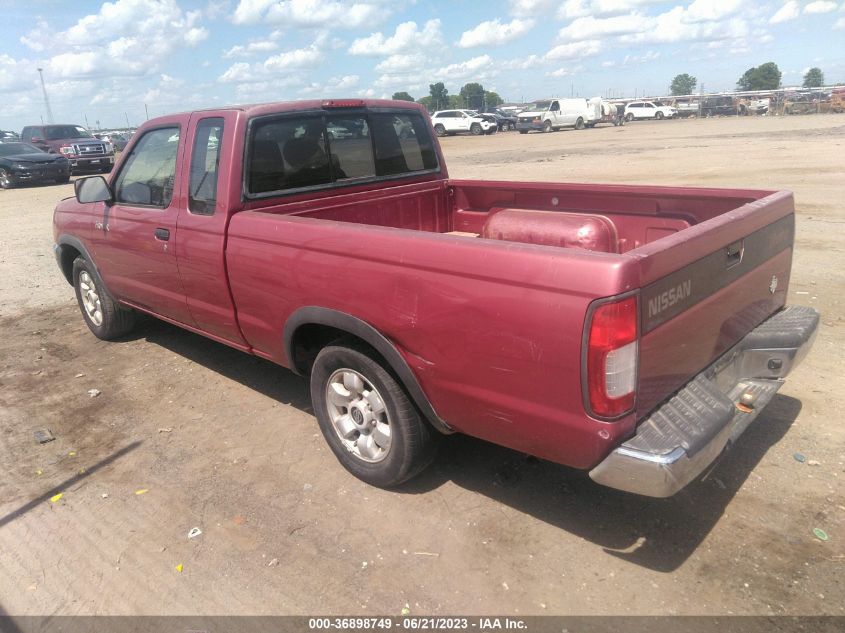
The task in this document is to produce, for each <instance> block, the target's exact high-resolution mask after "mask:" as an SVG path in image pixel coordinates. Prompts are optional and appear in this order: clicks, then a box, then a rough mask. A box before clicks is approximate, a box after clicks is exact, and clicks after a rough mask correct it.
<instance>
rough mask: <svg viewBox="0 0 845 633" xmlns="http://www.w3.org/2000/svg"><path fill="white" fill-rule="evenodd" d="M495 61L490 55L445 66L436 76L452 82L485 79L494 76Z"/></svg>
mask: <svg viewBox="0 0 845 633" xmlns="http://www.w3.org/2000/svg"><path fill="white" fill-rule="evenodd" d="M492 68H493V59H492V58H491V57H490V56H489V55H479V56H478V57H473V58H472V59H468V60H466V61H463V62H459V63H457V64H449V65H448V66H444V67H443V68H441V69H440V70H438V71H437V72H435V73H434V74H435V75H437V76H438V77H445V78H448V80H450V81H458V80H460V79H466V78H469V77H472V78H473V79H484V78H486V77H491V76H493V74H494V73H493V72H491V71H492Z"/></svg>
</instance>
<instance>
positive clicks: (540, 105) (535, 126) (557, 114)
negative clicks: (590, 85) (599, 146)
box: [516, 99, 590, 134]
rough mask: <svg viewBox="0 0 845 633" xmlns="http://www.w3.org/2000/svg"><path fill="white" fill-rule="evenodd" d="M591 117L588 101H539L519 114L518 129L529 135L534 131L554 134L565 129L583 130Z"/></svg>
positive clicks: (521, 132)
mask: <svg viewBox="0 0 845 633" xmlns="http://www.w3.org/2000/svg"><path fill="white" fill-rule="evenodd" d="M589 117H590V112H589V110H588V108H587V100H586V99H551V100H549V101H538V102H537V103H535V104H534V106H532V107H530V108H528V109H527V110H525V111H523V112H520V113H519V116H518V117H517V124H516V129H517V130H519V133H520V134H528V132H530V131H532V130H534V131H537V132H553V131H555V130H560V129H561V128H565V127H574V128H575V129H576V130H583V129H584V127H585V126H586V123H587V120H588V119H589Z"/></svg>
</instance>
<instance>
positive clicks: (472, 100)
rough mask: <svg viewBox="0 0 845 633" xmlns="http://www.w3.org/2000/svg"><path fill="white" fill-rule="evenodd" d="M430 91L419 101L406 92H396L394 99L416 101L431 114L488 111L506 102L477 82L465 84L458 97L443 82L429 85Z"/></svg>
mask: <svg viewBox="0 0 845 633" xmlns="http://www.w3.org/2000/svg"><path fill="white" fill-rule="evenodd" d="M428 90H429V93H428V94H427V95H426V96H424V97H420V98H419V99H414V98H413V97H412V96H411V95H409V94H408V93H407V92H404V91H403V92H394V93H393V98H394V99H398V100H400V101H416V102H417V103H419V104H422V106H423V107H424V108H425V109H426V110H428V111H429V112H437V111H438V110H453V109H465V110H487V109H488V108H495V107H496V106H498V105H501V104H502V103H504V102H505V100H504V99H502V98H501V97H500V96H499V95H498V94H496V93H495V92H492V91H490V90H485V89H484V86H482V85H481V84H480V83H475V82H472V83H468V84H464V86H463V87H462V88H461V90H460V92H459V93H458V94H456V95H453V94H449V90H448V89H447V88H446V86H445V85H444V84H443V82H442V81H438V82H437V83H433V84H429V86H428Z"/></svg>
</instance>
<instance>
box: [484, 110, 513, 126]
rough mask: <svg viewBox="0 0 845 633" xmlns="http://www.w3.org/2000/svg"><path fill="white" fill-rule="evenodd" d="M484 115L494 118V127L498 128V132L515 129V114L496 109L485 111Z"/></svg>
mask: <svg viewBox="0 0 845 633" xmlns="http://www.w3.org/2000/svg"><path fill="white" fill-rule="evenodd" d="M485 114H492V115H493V116H494V117H496V125H497V126H498V127H499V131H500V132H508V131H510V130H515V129H516V123H517V116H516V115H515V114H511V113H509V112H506V111H504V110H499V109H498V108H494V109H492V110H487V112H486V113H485Z"/></svg>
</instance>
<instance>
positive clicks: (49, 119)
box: [38, 68, 53, 123]
mask: <svg viewBox="0 0 845 633" xmlns="http://www.w3.org/2000/svg"><path fill="white" fill-rule="evenodd" d="M38 76H39V77H41V91H42V92H43V93H44V106H45V107H46V108H47V122H48V123H53V111H52V110H51V109H50V99H48V98H47V86H45V85H44V69H43V68H39V69H38Z"/></svg>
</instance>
